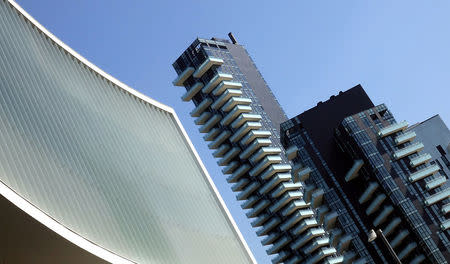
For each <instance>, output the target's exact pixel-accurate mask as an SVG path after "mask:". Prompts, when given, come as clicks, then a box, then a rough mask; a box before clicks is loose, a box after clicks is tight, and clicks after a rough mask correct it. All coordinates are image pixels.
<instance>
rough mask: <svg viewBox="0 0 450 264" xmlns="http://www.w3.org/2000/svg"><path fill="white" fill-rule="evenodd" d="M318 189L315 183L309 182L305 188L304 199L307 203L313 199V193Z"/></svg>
mask: <svg viewBox="0 0 450 264" xmlns="http://www.w3.org/2000/svg"><path fill="white" fill-rule="evenodd" d="M314 190H316V186H315V185H313V184H308V185H306V186H305V188H304V199H305V201H306V202H307V203H309V202H310V201H311V196H312V193H313V192H314Z"/></svg>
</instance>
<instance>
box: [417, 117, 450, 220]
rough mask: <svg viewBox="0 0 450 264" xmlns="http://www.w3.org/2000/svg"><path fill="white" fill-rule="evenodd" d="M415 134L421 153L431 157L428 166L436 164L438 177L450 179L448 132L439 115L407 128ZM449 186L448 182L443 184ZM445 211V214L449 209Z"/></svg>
mask: <svg viewBox="0 0 450 264" xmlns="http://www.w3.org/2000/svg"><path fill="white" fill-rule="evenodd" d="M408 130H412V131H414V133H416V139H415V140H416V141H417V142H422V143H423V145H424V148H423V152H425V153H428V154H429V155H430V156H431V160H430V164H437V165H438V166H439V168H440V170H439V173H440V175H442V176H444V177H445V178H446V179H448V178H449V177H450V162H449V160H450V130H449V129H448V127H447V125H446V124H445V123H444V121H442V119H441V117H440V116H439V115H435V116H433V117H431V118H429V119H427V120H425V121H423V122H420V123H417V124H414V125H412V126H410V127H408ZM445 184H446V185H447V186H449V184H450V181H446V183H445ZM445 208H448V209H446V210H445V211H443V213H444V214H447V213H448V212H449V211H448V210H449V209H450V207H448V206H447V207H445Z"/></svg>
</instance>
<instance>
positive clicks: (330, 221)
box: [323, 211, 338, 230]
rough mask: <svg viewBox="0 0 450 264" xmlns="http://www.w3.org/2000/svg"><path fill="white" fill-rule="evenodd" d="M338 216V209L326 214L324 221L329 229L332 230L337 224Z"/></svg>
mask: <svg viewBox="0 0 450 264" xmlns="http://www.w3.org/2000/svg"><path fill="white" fill-rule="evenodd" d="M337 217H338V213H337V212H336V211H332V212H330V213H328V214H326V215H325V218H324V220H323V223H324V225H325V228H326V229H327V230H330V229H331V228H333V227H334V225H335V224H336V220H337Z"/></svg>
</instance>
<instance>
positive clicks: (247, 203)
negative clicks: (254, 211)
mask: <svg viewBox="0 0 450 264" xmlns="http://www.w3.org/2000/svg"><path fill="white" fill-rule="evenodd" d="M258 200H259V197H258V196H256V195H255V196H252V197H250V198H248V199H247V201H245V202H244V203H243V204H241V208H242V209H249V208H251V207H252V206H253V205H254V204H255V203H256V202H257V201H258Z"/></svg>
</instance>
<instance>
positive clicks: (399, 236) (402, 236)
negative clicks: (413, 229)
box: [389, 229, 409, 248]
mask: <svg viewBox="0 0 450 264" xmlns="http://www.w3.org/2000/svg"><path fill="white" fill-rule="evenodd" d="M408 235H409V231H408V230H406V229H403V230H402V231H400V233H398V234H397V236H395V237H394V239H393V240H392V241H391V242H390V243H389V244H391V247H392V248H396V247H398V246H399V245H400V244H401V243H402V241H403V240H404V239H405V238H406V237H407V236H408Z"/></svg>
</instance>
